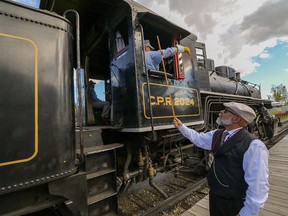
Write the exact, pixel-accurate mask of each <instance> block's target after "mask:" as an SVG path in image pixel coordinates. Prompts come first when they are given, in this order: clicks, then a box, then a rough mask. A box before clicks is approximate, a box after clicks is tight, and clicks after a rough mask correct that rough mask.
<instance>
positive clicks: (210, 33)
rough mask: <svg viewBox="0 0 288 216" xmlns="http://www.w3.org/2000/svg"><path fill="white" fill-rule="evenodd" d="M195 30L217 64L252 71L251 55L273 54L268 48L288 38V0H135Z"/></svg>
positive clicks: (247, 72) (242, 71) (255, 64)
mask: <svg viewBox="0 0 288 216" xmlns="http://www.w3.org/2000/svg"><path fill="white" fill-rule="evenodd" d="M136 1H137V2H139V3H140V4H142V5H144V6H147V7H148V8H152V10H153V11H155V12H156V13H158V14H160V15H162V16H164V17H165V18H167V19H169V20H171V21H172V22H174V23H177V24H178V25H179V26H182V27H184V28H186V29H187V30H189V31H191V32H193V33H195V34H196V35H197V36H198V41H201V42H204V43H205V44H206V50H207V54H208V57H209V58H212V59H214V61H215V65H228V66H232V67H234V68H235V69H236V70H238V71H241V74H242V75H246V74H249V73H252V72H253V71H255V70H256V69H257V67H259V66H260V65H259V64H258V63H257V62H253V61H252V57H255V56H259V57H260V58H267V57H271V56H270V55H269V54H268V53H267V52H265V49H266V48H271V47H274V46H275V45H277V43H281V42H282V41H288V37H287V35H288V16H287V11H288V1H287V0H272V1H269V0H253V1H250V0H229V1H228V0H206V1H197V0H177V1H175V0H161V1H160V0H150V1H146V0H136Z"/></svg>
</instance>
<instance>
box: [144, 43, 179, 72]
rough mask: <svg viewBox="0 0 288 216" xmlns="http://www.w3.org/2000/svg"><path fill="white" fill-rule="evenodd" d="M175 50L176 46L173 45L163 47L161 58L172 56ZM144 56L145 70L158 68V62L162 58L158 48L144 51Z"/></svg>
mask: <svg viewBox="0 0 288 216" xmlns="http://www.w3.org/2000/svg"><path fill="white" fill-rule="evenodd" d="M176 50H177V48H174V47H171V48H167V49H163V50H162V53H163V58H168V57H171V56H173V55H174V54H175V52H176ZM145 58H146V65H147V70H159V64H160V63H161V60H162V56H161V53H160V50H157V51H149V52H145Z"/></svg>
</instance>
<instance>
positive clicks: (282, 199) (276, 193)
mask: <svg viewBox="0 0 288 216" xmlns="http://www.w3.org/2000/svg"><path fill="white" fill-rule="evenodd" d="M269 152H270V154H269V155H270V156H269V172H270V173H269V183H270V191H269V197H268V200H267V202H266V203H265V206H264V209H263V210H261V211H260V212H259V216H276V215H283V216H286V215H288V136H286V137H284V138H283V139H282V140H281V141H280V142H278V143H277V144H276V145H275V146H273V147H272V148H271V149H270V150H269ZM181 216H209V200H208V196H206V197H204V198H203V199H202V200H200V201H199V202H198V203H196V205H194V206H193V207H192V208H190V209H189V210H187V211H186V212H184V213H182V214H181Z"/></svg>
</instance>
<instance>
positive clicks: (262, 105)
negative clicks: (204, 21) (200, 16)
mask: <svg viewBox="0 0 288 216" xmlns="http://www.w3.org/2000/svg"><path fill="white" fill-rule="evenodd" d="M157 36H158V39H159V40H157ZM144 39H149V40H150V41H151V43H152V44H153V46H155V47H158V48H157V49H159V48H160V47H161V48H166V47H172V46H175V45H176V44H178V43H179V44H181V45H183V46H187V47H189V48H190V50H191V56H189V55H188V54H186V53H184V54H176V55H175V56H174V57H172V58H169V59H166V60H165V61H163V64H162V66H161V67H160V70H159V71H149V70H148V69H147V68H146V66H145V65H146V64H145V61H146V60H145V57H144V56H145V55H144V48H143V47H144ZM119 40H120V41H121V43H120V44H121V45H122V46H119ZM0 47H1V50H2V52H1V54H0V71H1V79H0V86H1V91H0V95H1V106H0V109H1V112H0V116H1V118H0V119H1V121H2V123H1V126H0V133H1V147H2V151H1V153H0V155H1V156H0V175H1V179H0V214H1V215H23V214H28V213H32V212H37V211H41V210H43V209H47V208H49V209H50V210H51V208H52V207H53V208H54V209H56V210H57V211H58V214H60V213H61V214H63V215H65V214H66V215H71V214H72V213H71V209H74V210H75V209H76V210H75V211H74V212H77V213H75V214H76V215H77V214H78V215H79V214H80V215H105V214H109V213H112V212H114V213H115V214H116V213H117V194H119V193H120V192H121V189H122V188H123V187H125V186H127V184H128V183H129V182H130V181H131V179H135V180H136V181H143V180H146V179H149V181H150V184H151V186H152V187H154V188H155V189H156V190H158V191H159V192H160V193H161V194H162V195H163V196H164V197H165V193H164V192H163V191H161V189H159V187H157V185H155V183H154V182H153V177H154V176H155V173H156V172H170V171H174V172H175V173H176V172H178V171H179V168H180V167H181V166H183V165H185V164H186V165H187V163H185V161H186V162H187V161H188V163H189V161H191V159H193V161H196V163H197V165H195V163H193V165H195V166H197V167H203V168H204V169H205V168H206V167H205V159H206V154H205V152H204V151H202V150H200V149H198V148H197V147H195V146H194V145H193V144H189V143H187V140H185V139H184V138H183V137H182V136H181V135H180V134H179V133H178V131H177V130H176V129H175V128H174V126H173V124H172V121H173V118H174V117H178V118H180V119H181V120H182V121H183V122H184V123H185V124H186V125H187V126H191V127H193V128H196V129H197V130H199V131H204V130H211V129H214V128H215V127H216V125H215V123H214V122H215V120H216V118H217V116H218V113H219V111H220V110H221V109H222V108H223V106H222V104H223V102H228V101H238V102H242V103H246V104H248V105H250V106H251V107H253V108H254V109H255V111H256V112H257V114H258V117H257V119H256V120H257V121H256V122H255V123H254V124H255V126H256V127H253V128H254V131H255V133H257V134H258V135H259V136H260V138H261V139H268V138H271V137H272V136H273V135H274V133H275V125H276V123H277V122H276V121H275V119H274V118H273V116H271V115H269V113H268V112H267V110H266V108H270V106H271V103H270V101H268V100H264V99H261V95H260V87H259V86H258V85H255V84H251V83H248V82H246V81H243V80H241V79H240V77H239V75H238V74H237V73H236V72H235V70H234V69H232V68H230V67H225V66H223V67H216V68H215V67H214V65H213V64H214V63H213V61H211V60H209V59H207V56H206V50H205V44H204V43H200V42H198V41H197V37H196V35H194V34H191V33H190V32H188V31H186V30H185V29H182V28H180V27H178V26H176V25H175V24H173V23H171V22H169V21H167V20H165V19H163V18H162V17H160V16H158V15H156V14H154V13H153V12H151V11H149V10H147V9H146V8H143V7H142V6H140V5H138V4H137V3H134V2H130V1H128V0H127V1H122V0H112V1H106V0H100V1H95V0H85V1H72V0H61V1H54V0H42V1H41V3H40V9H34V8H31V7H28V6H24V5H21V4H17V3H15V2H12V1H6V0H1V1H0ZM75 71H76V76H74V73H75ZM81 78H84V80H83V82H81ZM89 79H96V80H102V81H104V83H105V92H106V100H108V101H109V102H110V103H111V114H110V122H111V124H110V125H108V126H107V125H103V124H102V123H101V122H99V119H98V118H97V115H98V113H97V112H98V111H97V110H93V109H92V106H91V102H90V99H89V94H88V93H87V89H88V87H87V86H88V85H87V83H88V80H89ZM73 80H76V83H77V84H76V86H75V85H73ZM74 95H76V100H74ZM75 113H76V115H75ZM75 119H76V120H77V121H75ZM75 122H76V123H75ZM75 125H76V126H75ZM251 130H252V127H251ZM252 131H253V130H252ZM120 143H121V144H120ZM121 147H122V148H121ZM116 153H117V154H116ZM190 165H191V164H190ZM193 165H192V166H193ZM191 170H193V167H191ZM11 203H12V204H11ZM67 206H68V207H69V208H67ZM68 209H70V210H69V213H67V212H68Z"/></svg>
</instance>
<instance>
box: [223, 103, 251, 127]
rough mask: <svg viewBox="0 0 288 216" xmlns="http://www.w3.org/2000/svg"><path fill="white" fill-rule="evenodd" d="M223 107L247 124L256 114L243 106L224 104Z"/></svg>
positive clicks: (239, 104) (240, 104)
mask: <svg viewBox="0 0 288 216" xmlns="http://www.w3.org/2000/svg"><path fill="white" fill-rule="evenodd" d="M223 105H224V106H225V107H226V108H227V109H228V110H231V111H232V112H233V113H235V114H237V115H238V116H239V117H241V118H242V119H244V120H245V121H246V122H248V123H251V122H252V121H253V120H254V119H255V117H256V113H255V112H254V110H253V109H252V108H251V107H249V106H247V105H245V104H242V103H236V102H229V103H224V104H223Z"/></svg>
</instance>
